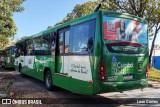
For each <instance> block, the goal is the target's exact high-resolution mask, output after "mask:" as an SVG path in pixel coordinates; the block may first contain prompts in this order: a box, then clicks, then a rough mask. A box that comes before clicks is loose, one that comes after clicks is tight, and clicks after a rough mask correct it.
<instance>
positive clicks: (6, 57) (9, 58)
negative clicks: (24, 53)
mask: <svg viewBox="0 0 160 107" xmlns="http://www.w3.org/2000/svg"><path fill="white" fill-rule="evenodd" d="M14 58H15V45H11V46H7V47H6V48H5V49H4V50H3V51H2V59H1V60H2V67H5V68H6V69H10V68H15V65H14Z"/></svg>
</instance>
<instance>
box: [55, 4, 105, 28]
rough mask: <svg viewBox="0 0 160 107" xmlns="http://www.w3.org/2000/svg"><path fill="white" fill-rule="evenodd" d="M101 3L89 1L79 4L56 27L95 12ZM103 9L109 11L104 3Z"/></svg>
mask: <svg viewBox="0 0 160 107" xmlns="http://www.w3.org/2000/svg"><path fill="white" fill-rule="evenodd" d="M99 3H100V1H87V2H85V3H83V4H77V5H76V6H75V7H74V9H73V10H72V12H71V13H68V14H67V16H66V17H65V18H64V19H63V20H62V21H60V22H58V23H57V24H56V25H59V24H63V23H65V22H68V21H71V20H73V19H76V18H79V17H81V16H85V15H87V14H90V13H92V12H93V11H94V8H95V7H96V6H97V5H98V4H99ZM101 4H102V7H101V9H104V10H107V9H108V6H107V5H106V4H105V3H104V2H102V3H101Z"/></svg>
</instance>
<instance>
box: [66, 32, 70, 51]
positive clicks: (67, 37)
mask: <svg viewBox="0 0 160 107" xmlns="http://www.w3.org/2000/svg"><path fill="white" fill-rule="evenodd" d="M68 52H69V31H66V32H65V53H68Z"/></svg>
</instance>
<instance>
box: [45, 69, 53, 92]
mask: <svg viewBox="0 0 160 107" xmlns="http://www.w3.org/2000/svg"><path fill="white" fill-rule="evenodd" d="M45 85H46V88H47V90H49V91H51V90H53V89H54V87H53V84H52V74H51V71H47V72H46V73H45Z"/></svg>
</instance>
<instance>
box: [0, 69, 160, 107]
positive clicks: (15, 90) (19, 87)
mask: <svg viewBox="0 0 160 107" xmlns="http://www.w3.org/2000/svg"><path fill="white" fill-rule="evenodd" d="M8 83H11V84H8ZM5 84H8V86H9V87H8V89H7V88H6V90H5V91H6V94H7V96H9V97H11V98H48V99H49V98H54V99H50V100H52V101H53V102H54V103H55V104H52V105H43V107H44V106H45V107H48V106H56V107H58V106H62V107H72V106H73V107H74V106H77V107H85V106H86V107H88V106H89V107H106V106H113V107H117V106H120V107H121V106H141V107H146V106H160V105H159V104H160V83H159V82H156V81H149V84H150V86H152V87H148V88H145V89H144V90H143V92H142V90H140V89H138V90H131V91H125V92H123V93H118V92H114V93H105V94H99V95H81V94H75V93H71V92H69V91H66V90H63V89H60V88H59V89H57V90H56V91H47V90H46V88H45V86H44V83H43V82H41V81H39V80H36V79H34V78H31V77H25V78H22V77H21V76H20V75H19V73H18V72H15V71H13V70H8V71H6V70H4V69H2V68H0V92H1V91H4V89H5V87H7V86H6V85H5ZM3 94H4V93H3ZM4 96H5V95H4ZM77 98H78V99H77ZM94 98H95V99H94ZM135 98H136V99H135ZM138 98H140V99H142V100H146V99H143V98H147V99H148V98H159V99H151V100H158V101H159V104H152V105H151V104H137V99H138ZM88 102H91V104H88ZM104 102H106V103H109V102H111V103H112V104H109V105H108V104H106V103H104ZM61 103H63V104H61ZM86 103H87V104H86ZM94 103H95V104H94ZM1 106H3V107H4V105H0V107H1ZM5 106H6V107H10V106H9V105H5ZM14 106H15V105H12V107H14ZM16 106H18V107H21V106H22V105H16ZM25 106H31V105H25ZM33 106H34V107H35V106H36V105H33ZM41 106H42V105H41ZM41 106H39V105H38V106H37V107H41Z"/></svg>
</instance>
